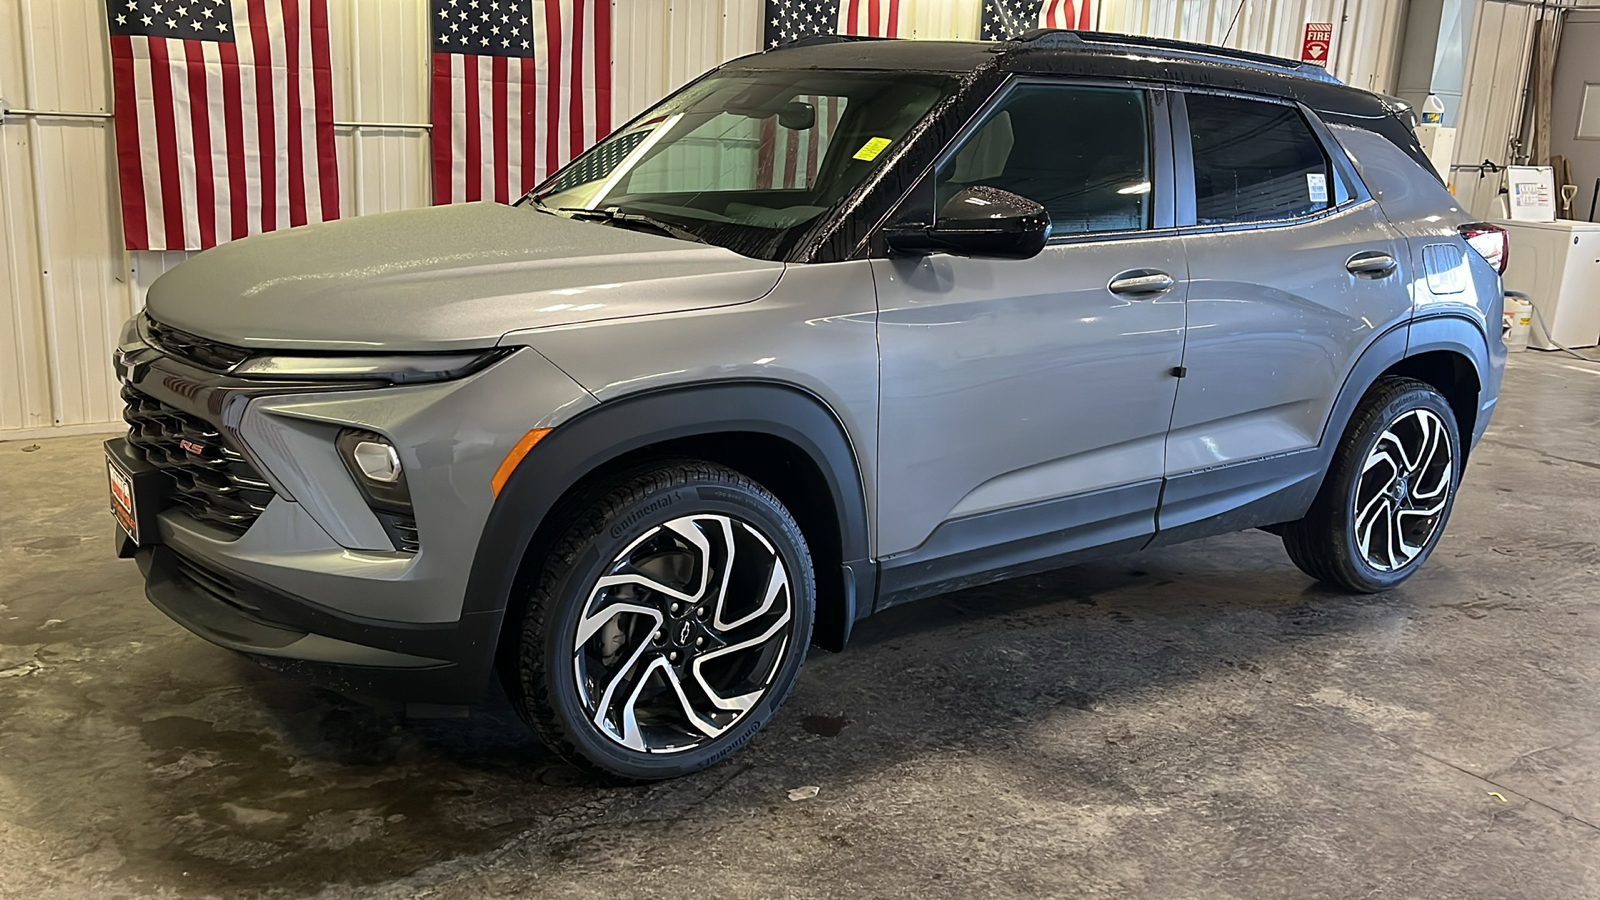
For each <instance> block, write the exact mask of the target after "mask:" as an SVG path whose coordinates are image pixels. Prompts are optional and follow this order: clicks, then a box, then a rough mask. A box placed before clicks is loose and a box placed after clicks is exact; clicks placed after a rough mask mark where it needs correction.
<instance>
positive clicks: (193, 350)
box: [144, 315, 250, 372]
mask: <svg viewBox="0 0 1600 900" xmlns="http://www.w3.org/2000/svg"><path fill="white" fill-rule="evenodd" d="M144 327H145V332H146V334H147V335H148V336H149V338H150V343H151V344H153V345H155V347H157V348H158V349H160V350H161V351H163V352H165V353H166V354H167V355H169V356H176V357H177V358H179V359H181V360H185V361H187V362H191V363H194V364H195V365H198V366H199V367H200V368H202V369H210V370H212V371H215V372H227V371H229V370H231V369H232V368H233V367H234V366H237V365H238V364H239V363H242V362H244V361H245V360H246V359H248V358H249V357H250V351H249V350H246V349H244V348H243V347H235V346H233V345H231V344H224V343H222V342H221V341H213V340H211V339H210V338H203V337H201V336H199V335H197V334H190V333H189V332H187V331H182V330H179V329H177V328H173V327H172V326H171V325H163V324H161V323H160V322H157V321H156V320H155V319H152V318H150V316H149V315H146V316H145V317H144Z"/></svg>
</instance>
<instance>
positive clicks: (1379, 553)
mask: <svg viewBox="0 0 1600 900" xmlns="http://www.w3.org/2000/svg"><path fill="white" fill-rule="evenodd" d="M1448 427H1449V426H1447V425H1446V424H1445V422H1444V420H1443V419H1442V418H1440V417H1439V415H1438V414H1436V413H1434V412H1433V411H1432V410H1429V409H1412V410H1409V411H1407V412H1405V413H1404V414H1402V415H1401V416H1400V417H1399V418H1398V419H1396V420H1395V421H1394V422H1392V423H1390V425H1389V427H1388V428H1386V429H1384V431H1383V433H1382V434H1380V435H1379V436H1378V440H1377V442H1376V443H1375V444H1373V446H1372V450H1371V452H1370V453H1368V454H1367V458H1366V461H1365V462H1364V463H1362V466H1361V476H1360V478H1359V479H1358V480H1357V482H1356V490H1355V506H1354V513H1355V517H1354V520H1353V521H1354V524H1355V537H1356V547H1357V549H1358V550H1359V551H1360V553H1361V558H1362V559H1363V560H1364V561H1365V562H1366V564H1367V565H1369V566H1371V567H1372V568H1374V569H1377V570H1378V571H1380V572H1393V571H1395V570H1397V569H1401V568H1404V567H1405V566H1407V565H1409V564H1410V563H1411V562H1412V561H1413V560H1415V559H1416V558H1417V556H1418V555H1419V554H1421V553H1422V551H1423V550H1424V549H1425V548H1426V547H1427V546H1428V542H1429V541H1430V540H1432V539H1433V536H1434V534H1435V533H1436V532H1437V531H1438V530H1439V526H1440V524H1441V523H1442V522H1443V520H1444V514H1445V507H1446V506H1447V505H1448V504H1449V501H1450V491H1451V489H1452V488H1453V487H1454V479H1455V466H1454V455H1453V454H1454V449H1453V446H1452V444H1451V439H1450V433H1449V431H1448Z"/></svg>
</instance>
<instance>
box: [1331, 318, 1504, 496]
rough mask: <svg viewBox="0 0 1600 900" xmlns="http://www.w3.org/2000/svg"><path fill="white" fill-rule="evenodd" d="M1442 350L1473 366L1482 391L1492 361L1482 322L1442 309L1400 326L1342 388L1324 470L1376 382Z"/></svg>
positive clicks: (1371, 347)
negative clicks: (1407, 361)
mask: <svg viewBox="0 0 1600 900" xmlns="http://www.w3.org/2000/svg"><path fill="white" fill-rule="evenodd" d="M1438 350H1444V351H1449V352H1453V353H1457V354H1459V355H1461V356H1463V357H1465V358H1466V359H1467V361H1468V362H1470V363H1471V364H1472V367H1473V370H1474V372H1475V373H1476V375H1477V377H1478V384H1479V387H1480V390H1481V388H1482V385H1483V373H1484V371H1485V370H1486V369H1487V368H1488V365H1489V346H1488V342H1487V340H1486V338H1485V337H1484V333H1483V327H1482V326H1481V325H1480V324H1479V323H1478V322H1476V321H1475V320H1473V319H1472V318H1470V317H1467V316H1464V315H1459V314H1455V313H1441V314H1439V315H1432V316H1426V317H1424V318H1420V319H1414V320H1412V321H1410V322H1402V323H1400V324H1398V325H1396V326H1394V327H1393V328H1391V329H1389V330H1388V331H1386V332H1384V333H1383V334H1381V335H1379V336H1378V337H1377V339H1375V340H1374V341H1373V342H1372V343H1370V344H1368V345H1367V348H1366V349H1365V350H1363V351H1361V356H1360V357H1358V358H1357V359H1356V364H1355V365H1354V366H1352V367H1351V368H1350V374H1349V375H1347V376H1345V380H1344V384H1343V386H1341V387H1340V388H1339V396H1338V398H1337V399H1336V400H1334V403H1333V410H1332V411H1331V412H1330V413H1329V415H1328V420H1327V422H1325V423H1324V424H1323V426H1322V439H1321V441H1320V442H1319V443H1318V447H1319V448H1320V449H1319V454H1318V455H1319V464H1320V466H1321V468H1322V470H1323V472H1324V474H1326V472H1327V469H1328V465H1329V463H1330V462H1331V461H1332V459H1333V454H1334V451H1335V450H1336V449H1337V448H1338V446H1339V438H1340V437H1341V436H1343V434H1344V429H1345V427H1346V426H1347V425H1348V424H1349V422H1350V417H1351V416H1352V415H1354V414H1355V409H1356V404H1357V403H1360V402H1361V398H1362V397H1364V396H1366V394H1367V389H1368V388H1370V387H1372V384H1373V382H1375V381H1377V380H1378V378H1379V377H1380V376H1381V375H1383V373H1384V372H1387V371H1388V370H1389V369H1391V368H1393V367H1394V365H1395V364H1396V363H1399V362H1402V361H1403V360H1405V359H1407V358H1408V357H1413V356H1418V355H1421V354H1423V353H1431V352H1434V351H1438ZM1336 427H1337V431H1335V428H1336Z"/></svg>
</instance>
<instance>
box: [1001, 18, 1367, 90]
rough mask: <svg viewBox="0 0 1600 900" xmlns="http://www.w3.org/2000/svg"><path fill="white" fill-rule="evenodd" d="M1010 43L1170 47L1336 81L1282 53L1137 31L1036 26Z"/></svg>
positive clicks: (1318, 69)
mask: <svg viewBox="0 0 1600 900" xmlns="http://www.w3.org/2000/svg"><path fill="white" fill-rule="evenodd" d="M1009 43H1011V44H1013V45H1015V46H1017V47H1019V48H1020V47H1085V46H1093V45H1101V46H1107V47H1148V48H1150V49H1152V50H1166V51H1169V52H1171V53H1177V54H1183V55H1186V56H1202V57H1211V58H1214V59H1215V58H1221V59H1233V60H1238V61H1240V62H1247V63H1253V64H1255V65H1258V66H1268V67H1271V68H1275V69H1283V70H1285V71H1289V72H1295V73H1297V74H1300V75H1306V76H1309V77H1312V78H1317V79H1318V80H1326V81H1335V80H1337V79H1335V78H1334V77H1333V76H1332V75H1330V74H1328V72H1327V70H1326V69H1323V68H1322V67H1321V66H1307V65H1306V64H1305V63H1301V62H1297V61H1295V60H1292V59H1285V58H1284V57H1281V56H1272V55H1270V54H1267V53H1254V52H1252V51H1249V50H1238V49H1235V48H1233V47H1216V46H1212V45H1210V44H1195V43H1191V42H1189V41H1174V40H1169V39H1167V38H1157V37H1145V36H1143V35H1136V34H1114V33H1112V32H1108V31H1069V30H1065V29H1059V28H1035V29H1034V30H1032V31H1029V32H1027V33H1025V34H1022V35H1020V36H1018V37H1016V38H1013V39H1012V40H1011V41H1010V42H1009Z"/></svg>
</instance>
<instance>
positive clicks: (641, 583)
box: [505, 460, 816, 783]
mask: <svg viewBox="0 0 1600 900" xmlns="http://www.w3.org/2000/svg"><path fill="white" fill-rule="evenodd" d="M730 560H731V564H726V565H725V563H728V562H729V561H730ZM815 607H816V581H815V576H814V574H813V571H812V563H811V554H810V551H809V550H808V549H807V546H806V541H805V537H804V536H803V535H802V534H801V532H800V527H799V526H798V525H797V524H796V523H795V520H794V517H793V516H791V515H790V514H789V511H788V510H787V509H785V508H784V506H783V504H782V503H780V502H779V501H778V499H777V498H776V497H774V496H773V495H772V494H771V493H770V492H768V491H767V490H766V489H765V488H763V487H761V486H760V485H758V484H756V483H755V482H754V481H751V480H750V479H749V478H746V477H745V476H743V475H741V474H739V473H738V472H735V471H732V470H730V469H726V468H723V467H721V466H717V465H714V464H711V463H706V462H699V461H693V460H682V461H672V462H666V463H659V464H654V465H652V466H650V467H649V468H646V469H642V470H636V471H634V472H632V473H627V474H623V475H620V476H618V477H616V478H614V479H612V480H611V481H609V482H607V483H605V484H601V485H599V486H597V488H596V489H595V490H594V491H592V492H591V493H590V494H589V495H588V500H587V501H585V502H584V503H582V504H581V506H580V508H579V509H577V510H576V512H575V514H574V515H573V517H572V524H571V525H570V527H569V528H568V529H567V531H566V532H565V534H564V535H563V536H562V537H561V538H560V539H558V540H557V542H556V543H555V545H554V548H553V549H552V550H551V552H550V553H549V555H548V556H547V557H546V562H545V566H544V569H543V572H542V573H541V574H540V576H539V578H538V580H537V582H536V583H535V585H534V587H533V590H532V594H531V595H530V597H529V598H528V603H527V608H526V612H525V614H524V616H523V619H522V621H521V622H520V623H518V625H519V627H520V629H521V630H520V638H519V644H518V646H517V648H516V649H517V653H516V657H515V659H514V660H513V661H511V662H512V663H513V664H512V665H510V666H508V667H507V670H506V673H505V674H506V676H507V679H506V680H507V681H508V684H507V688H508V693H509V694H510V695H511V699H512V703H513V705H514V706H515V707H516V709H517V712H518V714H519V715H520V716H521V717H522V719H523V721H524V722H526V723H527V724H528V725H529V727H531V728H532V729H533V731H534V732H535V733H537V734H538V735H539V737H540V739H541V740H543V741H544V743H545V744H546V745H547V746H548V747H549V748H550V749H551V750H552V751H554V752H555V753H557V754H558V755H560V756H561V757H563V758H564V759H566V760H567V761H568V762H570V763H572V764H573V765H575V766H577V767H579V768H581V769H584V770H586V771H588V772H590V773H592V774H598V775H600V776H602V777H606V778H608V779H610V780H613V781H619V782H633V783H637V782H643V781H653V780H657V779H663V778H673V777H676V776H679V775H686V774H688V773H690V772H696V771H699V770H701V769H704V768H706V767H707V766H710V765H713V764H714V763H717V762H719V761H720V760H722V759H724V758H726V757H727V756H728V755H729V754H731V753H733V752H734V751H736V750H738V749H739V748H741V747H743V746H744V745H745V744H746V743H748V742H749V741H750V739H751V738H752V737H754V736H755V734H756V732H758V731H760V730H761V728H762V727H763V726H764V725H766V723H767V722H768V721H769V720H770V719H771V718H772V716H773V714H774V713H775V712H776V711H777V709H778V707H779V706H780V705H781V704H782V703H783V701H784V699H786V698H787V697H788V695H789V691H790V690H791V689H792V688H793V687H794V683H795V679H796V678H797V676H798V675H799V672H800V665H801V663H802V662H803V661H804V658H805V653H806V648H807V646H808V645H809V644H810V642H811V626H812V618H813V613H814V611H815ZM680 690H681V692H680ZM713 698H715V699H713Z"/></svg>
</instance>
